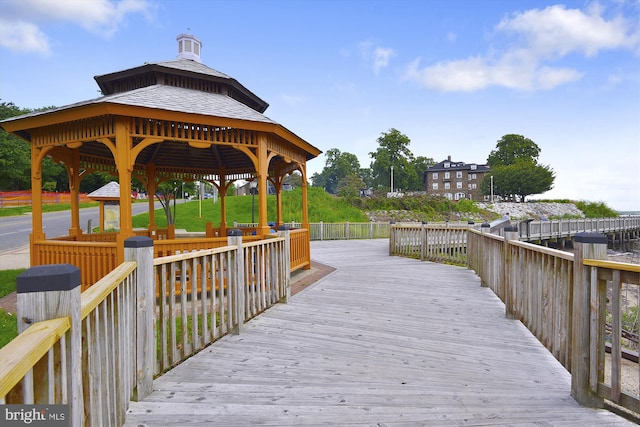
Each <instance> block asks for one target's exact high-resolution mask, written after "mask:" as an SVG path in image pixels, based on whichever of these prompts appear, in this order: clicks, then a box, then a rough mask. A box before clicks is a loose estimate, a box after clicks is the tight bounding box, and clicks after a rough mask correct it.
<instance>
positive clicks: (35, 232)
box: [29, 145, 45, 265]
mask: <svg viewBox="0 0 640 427" xmlns="http://www.w3.org/2000/svg"><path fill="white" fill-rule="evenodd" d="M44 155H45V152H44V150H43V149H42V148H39V147H35V146H33V145H32V146H31V236H30V238H29V240H30V242H29V243H30V246H31V247H30V248H29V253H30V258H31V265H39V263H38V253H37V252H36V251H34V250H33V244H34V242H36V241H38V240H44V239H45V234H44V232H43V231H42V159H43V158H44Z"/></svg>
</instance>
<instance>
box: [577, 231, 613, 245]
mask: <svg viewBox="0 0 640 427" xmlns="http://www.w3.org/2000/svg"><path fill="white" fill-rule="evenodd" d="M573 240H575V241H576V242H579V243H604V244H606V243H607V236H605V235H604V234H600V233H592V232H591V233H590V232H586V231H585V232H582V233H578V234H576V235H575V237H574V238H573Z"/></svg>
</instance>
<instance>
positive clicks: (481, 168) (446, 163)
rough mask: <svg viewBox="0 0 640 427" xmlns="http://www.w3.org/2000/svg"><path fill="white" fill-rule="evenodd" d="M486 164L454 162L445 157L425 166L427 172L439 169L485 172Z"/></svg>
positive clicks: (487, 168) (438, 170) (486, 169)
mask: <svg viewBox="0 0 640 427" xmlns="http://www.w3.org/2000/svg"><path fill="white" fill-rule="evenodd" d="M489 169H490V168H489V166H488V165H479V164H477V163H464V162H454V161H452V160H451V159H446V160H443V161H441V162H440V163H437V164H435V165H433V166H431V167H428V168H427V170H426V171H427V172H440V171H451V170H455V171H459V170H475V171H477V172H487V171H488V170H489Z"/></svg>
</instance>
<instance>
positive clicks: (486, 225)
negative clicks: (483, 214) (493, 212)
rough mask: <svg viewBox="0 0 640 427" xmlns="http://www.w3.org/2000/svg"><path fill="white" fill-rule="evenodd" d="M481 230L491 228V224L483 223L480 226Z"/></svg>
mask: <svg viewBox="0 0 640 427" xmlns="http://www.w3.org/2000/svg"><path fill="white" fill-rule="evenodd" d="M480 227H482V228H489V227H491V224H489V223H488V222H483V223H482V225H481V226H480Z"/></svg>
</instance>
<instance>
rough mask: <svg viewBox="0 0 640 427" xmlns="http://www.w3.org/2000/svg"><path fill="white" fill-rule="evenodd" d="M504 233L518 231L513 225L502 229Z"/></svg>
mask: <svg viewBox="0 0 640 427" xmlns="http://www.w3.org/2000/svg"><path fill="white" fill-rule="evenodd" d="M504 231H505V232H509V231H511V232H513V231H515V232H517V231H518V227H517V226H515V225H512V226H507V227H505V228H504Z"/></svg>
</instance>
